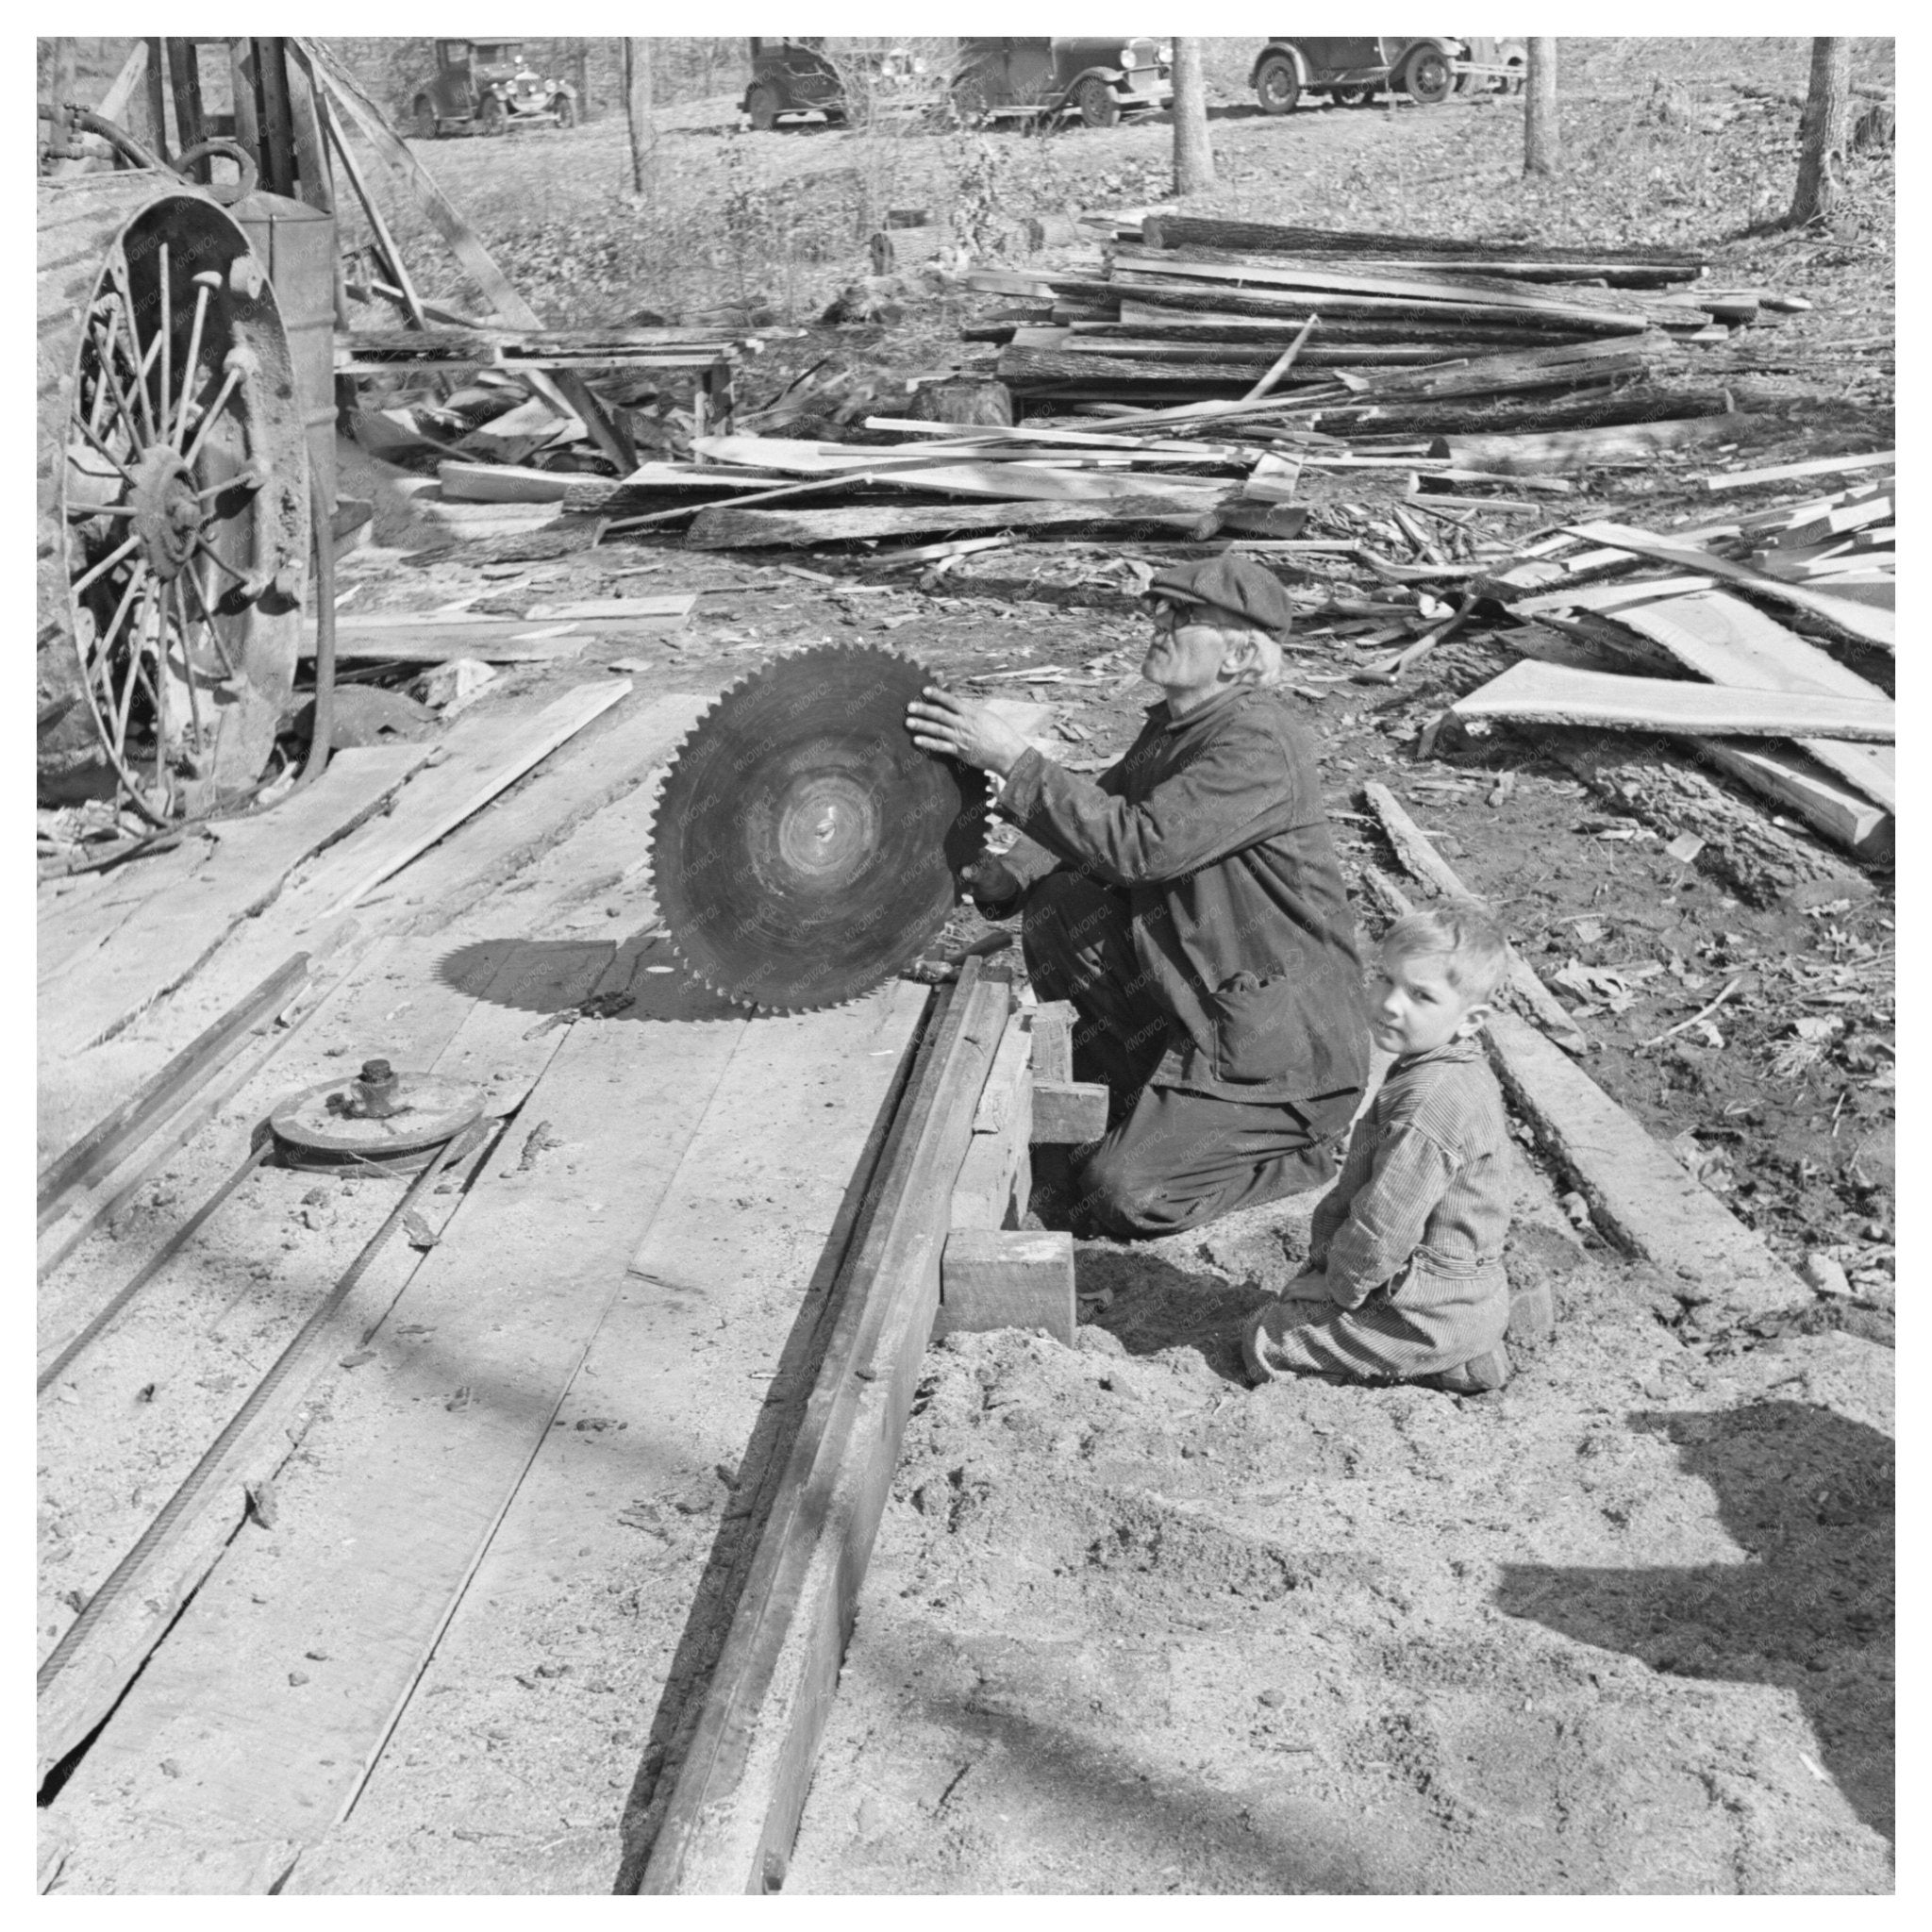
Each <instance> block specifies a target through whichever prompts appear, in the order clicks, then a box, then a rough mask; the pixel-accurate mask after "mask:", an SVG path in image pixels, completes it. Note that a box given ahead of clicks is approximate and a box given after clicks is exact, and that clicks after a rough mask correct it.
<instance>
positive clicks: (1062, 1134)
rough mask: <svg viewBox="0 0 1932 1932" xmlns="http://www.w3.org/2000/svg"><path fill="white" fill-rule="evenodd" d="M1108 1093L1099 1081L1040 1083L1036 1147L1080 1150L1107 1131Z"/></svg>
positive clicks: (1035, 1091)
mask: <svg viewBox="0 0 1932 1932" xmlns="http://www.w3.org/2000/svg"><path fill="white" fill-rule="evenodd" d="M1107 1106H1108V1092H1107V1089H1106V1087H1105V1086H1103V1085H1102V1084H1101V1083H1100V1082H1099V1081H1098V1080H1036V1081H1034V1083H1033V1144H1034V1145H1035V1146H1036V1147H1077V1146H1079V1145H1080V1144H1081V1142H1082V1141H1097V1140H1099V1138H1100V1137H1101V1135H1103V1134H1104V1133H1106V1132H1107Z"/></svg>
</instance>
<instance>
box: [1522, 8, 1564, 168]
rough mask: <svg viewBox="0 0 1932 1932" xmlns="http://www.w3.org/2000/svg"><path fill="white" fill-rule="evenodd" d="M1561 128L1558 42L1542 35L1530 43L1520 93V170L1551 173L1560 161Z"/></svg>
mask: <svg viewBox="0 0 1932 1932" xmlns="http://www.w3.org/2000/svg"><path fill="white" fill-rule="evenodd" d="M1562 155H1563V137H1562V130H1561V129H1560V128H1559V127H1558V126H1557V42H1556V41H1555V40H1554V39H1553V38H1551V37H1549V36H1547V35H1544V36H1542V37H1540V38H1535V39H1532V40H1531V41H1530V43H1529V76H1528V82H1527V85H1526V87H1525V89H1524V97H1523V172H1524V174H1525V175H1554V174H1555V173H1556V172H1557V169H1558V168H1559V167H1560V166H1561V165H1562Z"/></svg>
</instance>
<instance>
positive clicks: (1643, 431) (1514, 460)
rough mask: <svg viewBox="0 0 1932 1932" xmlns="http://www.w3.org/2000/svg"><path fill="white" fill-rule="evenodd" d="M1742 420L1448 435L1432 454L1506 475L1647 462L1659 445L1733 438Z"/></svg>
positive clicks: (1711, 418)
mask: <svg viewBox="0 0 1932 1932" xmlns="http://www.w3.org/2000/svg"><path fill="white" fill-rule="evenodd" d="M1742 420H1743V419H1741V418H1740V417H1737V416H1732V415H1719V416H1691V417H1689V418H1686V419H1683V420H1680V421H1677V422H1664V423H1625V424H1611V425H1605V426H1604V427H1602V428H1596V429H1560V430H1554V431H1548V432H1545V433H1543V434H1541V435H1536V434H1524V433H1519V434H1516V435H1511V436H1480V435H1475V436H1471V435H1464V436H1444V437H1439V438H1438V439H1437V440H1436V445H1435V447H1434V448H1433V449H1432V450H1431V451H1430V455H1432V456H1439V457H1448V458H1452V459H1453V460H1454V461H1456V462H1457V463H1458V464H1460V465H1462V466H1463V467H1464V468H1467V469H1477V470H1488V471H1491V472H1492V473H1495V474H1500V475H1506V476H1540V475H1550V474H1552V473H1555V472H1557V471H1564V470H1581V469H1588V468H1590V467H1591V466H1592V465H1596V464H1604V463H1641V462H1647V461H1649V459H1650V458H1653V457H1654V456H1656V455H1657V452H1658V451H1659V450H1667V449H1683V448H1686V447H1688V446H1689V445H1691V444H1692V443H1699V442H1727V441H1736V439H1737V438H1738V437H1739V436H1740V435H1741V434H1743V433H1744V432H1743V429H1742V428H1741V427H1740V424H1741V422H1742Z"/></svg>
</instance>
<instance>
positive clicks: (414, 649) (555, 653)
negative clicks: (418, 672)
mask: <svg viewBox="0 0 1932 1932" xmlns="http://www.w3.org/2000/svg"><path fill="white" fill-rule="evenodd" d="M668 627H669V626H667V625H663V624H662V623H658V622H652V623H649V624H645V625H637V626H635V629H636V630H637V631H639V632H640V633H642V634H646V635H653V636H655V635H657V634H658V632H660V631H662V630H664V629H666V628H668ZM602 634H603V632H602V631H601V630H600V629H595V628H591V627H587V626H586V625H580V624H570V623H554V624H553V623H549V622H544V621H536V622H533V621H532V620H531V619H529V618H526V617H519V618H515V619H512V620H511V621H510V622H508V623H507V624H504V625H487V626H486V625H456V624H441V623H438V622H436V621H434V620H430V619H425V620H424V621H423V622H422V623H421V624H420V625H370V626H368V627H367V628H366V629H362V630H356V631H348V630H344V631H339V632H338V633H337V636H336V661H337V662H338V663H341V664H388V663H393V664H448V663H451V662H453V661H454V660H455V659H456V658H481V659H482V660H483V661H484V662H485V663H486V664H562V663H568V662H569V660H570V659H571V658H575V656H576V655H577V653H578V652H580V651H581V650H582V649H583V648H584V646H585V645H586V644H589V643H592V642H594V641H596V639H597V638H598V637H599V636H600V635H602ZM314 655H315V651H314V647H313V646H312V645H306V646H304V648H303V652H302V656H303V658H305V659H306V658H313V657H314Z"/></svg>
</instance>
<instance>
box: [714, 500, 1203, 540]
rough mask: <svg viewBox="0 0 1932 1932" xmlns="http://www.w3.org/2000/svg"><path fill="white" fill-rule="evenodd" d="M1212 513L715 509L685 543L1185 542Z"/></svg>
mask: <svg viewBox="0 0 1932 1932" xmlns="http://www.w3.org/2000/svg"><path fill="white" fill-rule="evenodd" d="M1217 521H1218V519H1217V518H1216V515H1215V513H1214V511H1213V510H1212V509H1209V508H1188V507H1183V506H1176V505H1175V504H1174V502H1173V501H1172V500H1171V499H1170V498H1167V497H1160V496H1146V497H1137V496H1124V497H1118V498H1115V499H1113V500H1111V501H1108V502H1102V503H1052V502H1046V503H1040V502H1031V501H1029V502H1024V503H935V504H906V505H898V504H864V505H854V506H853V507H852V508H845V509H807V510H767V509H737V508H733V507H732V506H730V505H728V504H718V505H713V506H712V507H710V508H705V509H701V510H699V511H698V513H697V515H696V516H695V517H694V518H693V519H692V521H691V530H690V533H689V535H688V536H687V538H686V541H687V542H689V543H690V545H691V548H692V549H694V550H747V549H755V548H757V547H758V546H760V545H771V544H783V545H787V546H789V547H791V548H797V549H808V548H810V547H811V546H812V545H814V544H819V543H841V542H851V541H864V540H868V539H873V538H880V537H908V536H929V535H931V534H933V533H934V532H936V531H945V530H1008V529H1014V530H1017V529H1025V530H1034V529H1055V528H1059V527H1062V526H1065V525H1087V524H1113V525H1130V524H1154V525H1162V526H1164V527H1167V528H1171V529H1174V530H1178V531H1180V532H1181V533H1182V534H1183V535H1185V536H1188V537H1208V536H1211V535H1212V534H1213V531H1214V529H1215V526H1216V524H1217Z"/></svg>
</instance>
